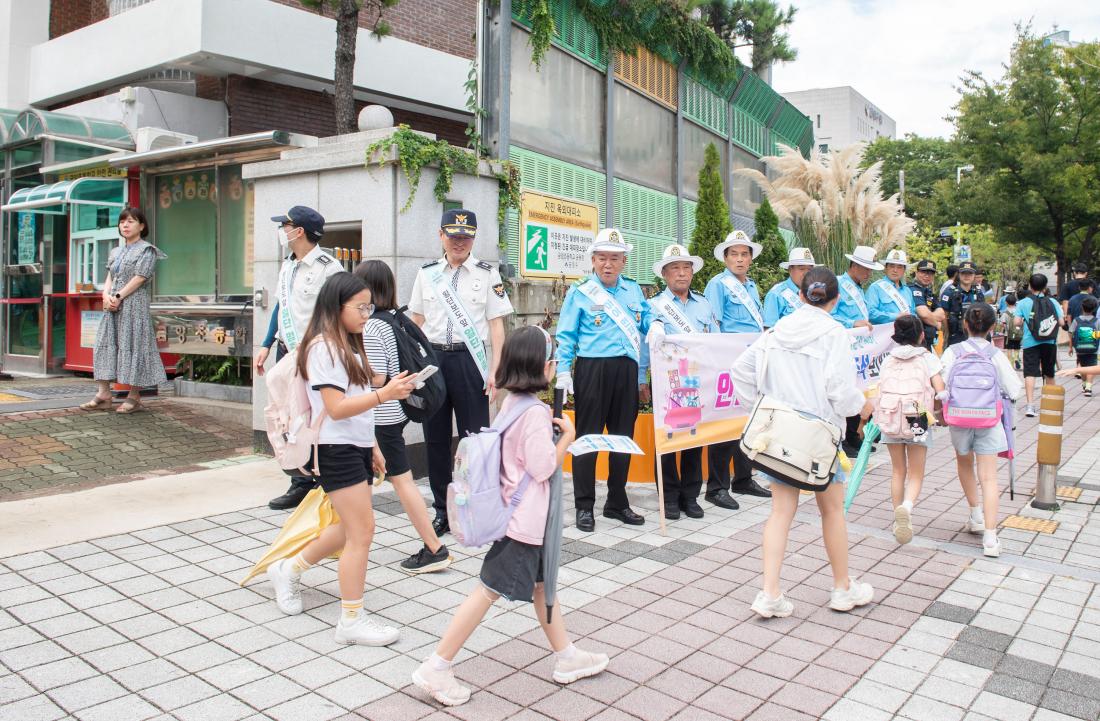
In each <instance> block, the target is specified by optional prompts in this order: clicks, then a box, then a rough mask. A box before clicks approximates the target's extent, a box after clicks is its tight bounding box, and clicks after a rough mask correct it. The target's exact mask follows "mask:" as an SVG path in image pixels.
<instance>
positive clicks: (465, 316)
mask: <svg viewBox="0 0 1100 721" xmlns="http://www.w3.org/2000/svg"><path fill="white" fill-rule="evenodd" d="M425 272H426V274H427V277H428V282H429V283H431V284H432V288H434V289H435V292H436V294H437V295H438V296H439V299H440V300H441V301H443V308H444V309H445V310H446V311H447V315H449V316H450V317H451V321H452V322H453V323H454V327H455V328H456V329H457V330H458V332H459V333H460V334H461V335H462V340H463V341H464V342H465V343H466V350H468V351H469V352H470V355H471V356H472V357H473V359H474V363H475V364H477V369H478V371H479V372H480V373H481V380H483V381H485V380H487V379H488V378H489V357H488V355H487V354H486V352H485V344H484V343H482V342H481V336H479V335H478V334H477V326H475V325H474V322H473V320H471V319H470V313H469V311H467V310H466V306H464V305H463V304H462V299H461V298H459V297H458V294H457V293H455V292H454V290H453V289H452V288H451V285H450V283H448V282H447V281H446V280H444V279H443V270H442V269H441V268H428V269H427V270H426V271H425ZM455 272H456V273H457V272H458V271H457V270H456V271H455Z"/></svg>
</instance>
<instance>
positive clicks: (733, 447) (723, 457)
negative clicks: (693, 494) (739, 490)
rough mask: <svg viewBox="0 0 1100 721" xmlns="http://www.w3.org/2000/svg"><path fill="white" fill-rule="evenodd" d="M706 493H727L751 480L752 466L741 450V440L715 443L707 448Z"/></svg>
mask: <svg viewBox="0 0 1100 721" xmlns="http://www.w3.org/2000/svg"><path fill="white" fill-rule="evenodd" d="M731 459H732V460H733V478H732V480H731V479H730V460H731ZM707 465H708V467H709V468H710V473H709V474H708V475H707V493H717V492H718V491H728V490H730V488H733V487H735V486H739V485H744V484H747V483H748V482H749V481H751V480H752V466H751V465H750V464H749V458H748V456H746V455H745V452H744V451H743V450H741V439H740V438H738V439H737V440H734V441H723V442H722V443H715V444H714V445H712V446H709V447H708V448H707Z"/></svg>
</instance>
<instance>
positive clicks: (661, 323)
mask: <svg viewBox="0 0 1100 721" xmlns="http://www.w3.org/2000/svg"><path fill="white" fill-rule="evenodd" d="M702 268H703V259H702V258H700V257H699V256H697V255H691V253H690V252H688V249H687V248H685V247H684V246H682V245H677V244H675V243H674V244H672V245H670V246H668V247H667V248H665V252H664V255H663V256H662V257H661V259H660V260H658V261H657V262H656V263H654V264H653V275H655V276H660V277H661V278H662V279H663V280H664V281H665V289H664V290H663V291H661V292H660V293H658V294H657V295H656V296H654V297H653V298H650V299H649V308H650V311H651V313H652V321H653V322H652V325H651V327H650V331H649V332H650V335H654V334H659V333H663V334H664V335H678V334H681V333H717V332H718V322H717V321H716V320H715V319H714V311H713V310H711V307H710V303H708V302H707V299H706V297H705V296H703V295H702V294H701V293H696V292H695V291H693V290H692V289H691V279H692V278H693V277H694V276H695V274H696V273H698V272H699V271H700V270H701V269H702ZM661 477H662V479H663V480H664V487H665V508H664V512H665V518H667V519H669V520H670V521H675V520H676V519H677V518H679V517H680V512H681V511H683V512H684V514H685V515H686V516H687V517H688V518H702V517H703V508H702V506H700V505H699V490H700V489H701V488H702V487H703V448H702V447H701V446H700V447H697V448H688V449H687V450H683V451H680V466H679V468H677V466H676V454H675V453H666V454H664V455H663V456H661Z"/></svg>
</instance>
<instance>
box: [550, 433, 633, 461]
mask: <svg viewBox="0 0 1100 721" xmlns="http://www.w3.org/2000/svg"><path fill="white" fill-rule="evenodd" d="M601 451H606V452H608V453H630V454H633V455H635V456H644V455H645V451H643V450H642V449H641V447H640V446H639V445H638V444H637V443H635V442H634V439H633V438H630V437H629V436H604V435H601V434H599V433H590V434H589V435H587V436H581V437H580V438H578V439H577V440H575V441H573V443H572V445H570V446H569V452H570V453H572V454H573V455H574V456H583V455H584V454H585V453H599V452H601Z"/></svg>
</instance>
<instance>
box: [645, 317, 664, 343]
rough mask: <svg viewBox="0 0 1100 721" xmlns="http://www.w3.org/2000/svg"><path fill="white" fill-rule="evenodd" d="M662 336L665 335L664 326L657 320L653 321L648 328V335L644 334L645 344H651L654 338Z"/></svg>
mask: <svg viewBox="0 0 1100 721" xmlns="http://www.w3.org/2000/svg"><path fill="white" fill-rule="evenodd" d="M664 334H665V324H664V323H662V322H661V321H659V320H658V321H654V322H653V324H652V325H651V326H649V333H647V334H646V337H645V342H646V344H647V345H648V344H649V343H651V342H652V341H653V339H654V338H656V337H658V336H662V337H663V336H664Z"/></svg>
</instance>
